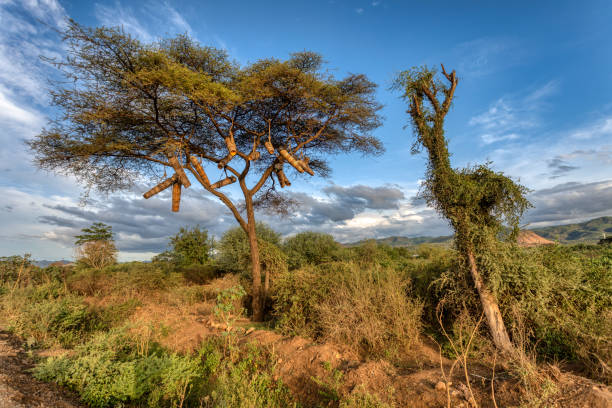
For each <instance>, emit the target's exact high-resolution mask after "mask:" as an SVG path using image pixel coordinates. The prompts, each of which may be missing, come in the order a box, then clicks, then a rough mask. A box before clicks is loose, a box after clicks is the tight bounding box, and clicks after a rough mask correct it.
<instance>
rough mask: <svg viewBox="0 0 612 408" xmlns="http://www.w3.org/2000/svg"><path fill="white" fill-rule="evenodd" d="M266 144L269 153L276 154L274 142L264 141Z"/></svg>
mask: <svg viewBox="0 0 612 408" xmlns="http://www.w3.org/2000/svg"><path fill="white" fill-rule="evenodd" d="M264 146H265V147H266V150H267V151H268V153H270V154H274V146H272V143H270V141H268V140H266V141H265V142H264Z"/></svg>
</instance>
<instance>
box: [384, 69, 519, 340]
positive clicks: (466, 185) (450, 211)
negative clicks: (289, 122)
mask: <svg viewBox="0 0 612 408" xmlns="http://www.w3.org/2000/svg"><path fill="white" fill-rule="evenodd" d="M442 74H443V76H444V79H445V80H446V82H444V81H443V80H442V79H440V78H439V77H437V75H436V71H435V70H433V69H429V68H427V67H422V68H413V69H410V70H407V71H404V72H402V73H400V74H399V75H398V77H397V78H396V81H395V87H396V89H400V90H401V91H402V92H403V94H402V97H403V98H404V99H405V100H406V101H407V102H408V103H409V107H410V108H409V110H408V113H409V114H410V118H411V122H412V125H413V129H414V134H415V136H416V141H415V143H414V145H413V148H412V150H413V153H419V152H420V151H421V148H425V150H426V151H427V157H428V165H427V175H426V180H425V183H424V189H423V196H424V197H425V199H426V200H427V203H428V204H429V205H431V206H433V207H435V208H436V210H437V211H438V212H439V213H440V214H442V215H443V216H444V217H445V218H446V219H447V220H448V221H449V222H450V224H451V226H452V227H453V229H454V230H455V244H456V246H457V249H458V251H459V253H460V254H461V255H462V257H463V261H464V264H465V265H466V266H467V267H468V269H469V272H470V275H471V277H472V280H473V282H474V286H475V287H476V290H477V291H478V295H479V298H480V302H481V304H482V308H483V311H484V313H485V316H486V320H487V323H488V326H489V331H490V333H491V336H492V338H493V342H494V343H495V345H496V347H498V348H499V349H501V350H503V351H512V350H513V346H512V343H511V341H510V338H509V336H508V332H507V330H506V327H505V325H504V321H503V319H502V315H501V312H500V310H499V306H498V303H497V300H496V299H495V296H494V294H493V292H492V291H491V289H490V288H489V287H487V282H486V280H485V277H486V275H485V274H483V270H484V271H485V273H486V268H484V267H483V265H479V263H478V255H479V254H482V253H484V252H486V251H489V250H490V248H491V244H492V243H493V242H494V241H495V240H497V239H498V237H499V236H500V234H501V233H502V232H503V231H504V224H506V225H508V226H510V227H511V229H512V231H513V234H512V236H514V237H516V233H517V232H518V224H519V219H520V217H521V216H522V214H523V212H524V211H525V210H526V209H527V208H528V207H529V206H530V204H529V202H528V201H527V200H526V199H525V193H526V192H527V191H528V190H527V189H526V188H525V187H523V186H521V185H519V184H517V183H515V182H514V181H512V180H511V179H510V178H508V177H506V176H504V175H503V174H502V173H499V172H494V171H493V170H492V169H491V168H490V167H489V164H488V163H487V164H483V165H479V166H475V167H470V168H465V169H459V170H455V169H453V168H452V167H451V163H450V158H449V152H448V145H447V141H446V138H445V136H444V120H445V118H446V115H447V113H448V111H449V109H450V107H451V103H452V101H453V96H454V94H455V89H456V87H457V83H458V78H457V74H456V73H455V71H453V72H451V73H450V74H448V73H447V72H446V71H445V69H444V66H442Z"/></svg>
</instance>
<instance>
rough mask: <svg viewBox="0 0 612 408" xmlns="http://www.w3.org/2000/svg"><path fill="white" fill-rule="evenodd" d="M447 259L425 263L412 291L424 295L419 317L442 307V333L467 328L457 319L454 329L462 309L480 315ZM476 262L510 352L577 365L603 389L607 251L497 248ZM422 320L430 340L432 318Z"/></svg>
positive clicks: (608, 354) (610, 334) (609, 295)
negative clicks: (509, 336)
mask: <svg viewBox="0 0 612 408" xmlns="http://www.w3.org/2000/svg"><path fill="white" fill-rule="evenodd" d="M455 256H456V255H453V253H452V252H449V254H448V256H447V258H446V259H447V260H446V261H445V262H442V263H440V264H439V265H438V266H440V268H439V267H438V266H437V265H436V263H435V262H434V263H430V266H429V268H432V269H431V272H432V273H431V274H425V275H421V276H420V277H418V278H417V280H416V282H419V281H421V282H422V283H416V284H415V287H417V288H423V289H425V291H424V292H421V290H422V289H421V290H419V292H421V293H423V294H424V297H423V299H424V300H425V301H426V304H427V307H426V310H428V311H430V310H435V306H436V305H437V304H438V303H439V302H443V304H444V316H443V317H444V323H445V326H446V327H448V328H455V327H458V325H460V324H466V323H468V322H467V321H466V319H465V316H463V318H464V319H463V320H464V321H463V322H461V321H460V320H462V317H461V315H462V313H463V312H464V311H465V310H466V308H467V310H468V311H470V313H471V315H472V316H478V315H479V313H480V312H479V300H478V295H477V293H476V292H475V291H474V290H473V288H472V287H471V285H472V284H471V282H470V278H469V276H468V275H467V273H465V271H462V270H461V269H460V268H459V264H458V263H459V260H458V259H457V258H454V259H453V257H455ZM478 262H479V263H480V264H482V265H484V266H485V267H486V268H487V270H488V271H490V273H489V281H490V284H491V287H492V289H493V290H494V293H495V295H496V297H497V299H499V306H500V310H501V312H502V315H503V318H504V320H505V321H506V322H508V326H509V327H510V329H511V330H510V331H511V333H512V339H513V341H514V342H515V344H517V346H519V347H520V348H521V349H525V350H535V352H536V353H537V356H538V358H539V359H541V360H547V361H557V360H564V361H570V362H573V363H574V364H580V365H581V366H582V367H584V368H585V369H586V370H587V371H588V372H589V374H590V376H592V377H595V378H599V379H602V380H605V381H610V378H611V375H612V373H610V371H609V369H607V368H606V366H609V362H610V361H612V343H611V340H610V339H612V331H611V329H610V328H611V327H612V315H611V314H610V310H611V307H612V273H611V271H612V250H611V249H610V247H602V246H598V245H589V246H586V245H576V246H552V247H551V246H543V247H536V248H521V247H518V246H516V245H510V244H505V243H498V244H497V246H496V247H495V248H494V251H493V252H491V253H488V254H481V255H480V256H479V259H478ZM445 264H446V265H448V269H446V270H444V267H445ZM419 268H420V267H419ZM417 276H419V275H417ZM428 280H429V284H427V281H428ZM432 308H433V309H432ZM424 317H425V321H426V322H427V323H428V324H429V328H430V330H431V331H434V332H435V330H436V326H437V322H436V320H435V315H434V314H433V313H426V314H425V316H424ZM472 320H473V319H472ZM519 343H524V344H519ZM476 348H477V347H476ZM476 351H478V350H476ZM602 363H603V364H602Z"/></svg>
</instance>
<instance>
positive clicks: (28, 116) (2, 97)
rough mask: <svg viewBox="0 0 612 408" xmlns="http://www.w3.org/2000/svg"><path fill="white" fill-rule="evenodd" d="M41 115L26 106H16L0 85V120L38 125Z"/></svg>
mask: <svg viewBox="0 0 612 408" xmlns="http://www.w3.org/2000/svg"><path fill="white" fill-rule="evenodd" d="M41 117H42V115H41V114H40V113H38V112H32V111H30V110H29V109H27V108H22V107H20V106H18V105H17V104H16V103H15V102H14V101H12V100H10V99H9V98H8V96H7V95H6V91H3V89H2V87H0V120H2V121H4V122H7V121H14V122H17V123H18V124H21V125H28V126H32V127H39V126H40V125H41V124H42V122H41Z"/></svg>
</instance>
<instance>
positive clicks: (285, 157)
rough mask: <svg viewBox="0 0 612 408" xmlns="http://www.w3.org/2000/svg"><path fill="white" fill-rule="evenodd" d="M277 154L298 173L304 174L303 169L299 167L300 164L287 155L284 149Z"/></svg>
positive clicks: (289, 154)
mask: <svg viewBox="0 0 612 408" xmlns="http://www.w3.org/2000/svg"><path fill="white" fill-rule="evenodd" d="M279 153H280V155H281V156H282V158H283V159H285V160H287V162H288V163H289V164H290V165H292V166H293V167H294V168H295V169H296V170H297V171H299V172H300V173H303V172H304V169H303V168H302V167H301V166H300V164H299V163H298V161H297V160H296V159H295V157H293V155H291V153H289V152H288V151H287V150H285V149H279Z"/></svg>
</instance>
